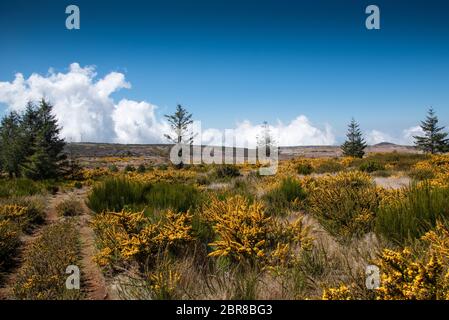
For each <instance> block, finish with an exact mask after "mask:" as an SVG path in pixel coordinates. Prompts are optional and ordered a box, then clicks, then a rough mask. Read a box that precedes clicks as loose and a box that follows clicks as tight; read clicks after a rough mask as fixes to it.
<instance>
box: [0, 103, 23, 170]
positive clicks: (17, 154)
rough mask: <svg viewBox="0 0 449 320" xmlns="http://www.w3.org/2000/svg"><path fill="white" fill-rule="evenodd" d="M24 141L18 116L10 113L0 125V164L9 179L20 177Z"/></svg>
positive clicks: (15, 113)
mask: <svg viewBox="0 0 449 320" xmlns="http://www.w3.org/2000/svg"><path fill="white" fill-rule="evenodd" d="M23 141H24V139H23V138H22V135H21V130H20V115H19V114H18V113H17V112H14V111H13V112H11V113H9V114H8V115H7V116H5V117H4V118H3V119H2V121H1V124H0V162H1V167H2V170H3V171H4V172H6V173H8V175H9V177H11V178H12V177H14V176H15V177H19V176H20V164H21V163H22V161H23V159H24V156H25V155H24V150H25V148H24V146H23Z"/></svg>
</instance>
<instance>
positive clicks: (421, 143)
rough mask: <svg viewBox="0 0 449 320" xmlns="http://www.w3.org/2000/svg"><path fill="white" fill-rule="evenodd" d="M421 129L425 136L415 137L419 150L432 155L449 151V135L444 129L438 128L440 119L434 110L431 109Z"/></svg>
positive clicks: (422, 122)
mask: <svg viewBox="0 0 449 320" xmlns="http://www.w3.org/2000/svg"><path fill="white" fill-rule="evenodd" d="M421 129H422V130H423V132H424V136H414V137H413V138H414V139H415V145H416V147H417V148H418V149H420V150H422V151H424V152H428V153H431V154H435V153H438V152H446V151H448V149H449V139H448V138H447V135H448V134H447V133H446V132H444V131H443V130H444V127H440V126H438V117H437V115H436V114H435V111H434V110H433V108H430V109H429V111H428V114H427V118H426V120H424V121H421Z"/></svg>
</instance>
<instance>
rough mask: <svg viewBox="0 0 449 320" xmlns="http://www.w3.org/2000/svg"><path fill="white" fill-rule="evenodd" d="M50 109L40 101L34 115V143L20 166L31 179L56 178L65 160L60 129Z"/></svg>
mask: <svg viewBox="0 0 449 320" xmlns="http://www.w3.org/2000/svg"><path fill="white" fill-rule="evenodd" d="M52 109H53V107H52V105H50V104H49V103H48V102H47V101H45V100H44V99H42V100H41V102H40V104H39V107H38V108H37V109H36V113H35V114H34V116H35V119H34V120H33V121H32V127H33V130H36V131H35V133H34V134H33V137H34V141H32V145H31V146H30V155H29V156H28V157H27V158H26V161H25V163H24V164H23V165H22V170H23V172H24V174H25V176H27V177H29V178H32V179H49V178H56V177H57V176H58V175H59V174H60V172H59V171H60V170H59V169H60V162H61V161H62V160H64V159H65V155H64V154H63V153H62V152H63V150H64V146H65V142H64V140H63V139H60V138H59V132H60V128H59V126H58V123H57V120H56V118H55V116H54V115H53V114H52ZM30 134H31V132H30Z"/></svg>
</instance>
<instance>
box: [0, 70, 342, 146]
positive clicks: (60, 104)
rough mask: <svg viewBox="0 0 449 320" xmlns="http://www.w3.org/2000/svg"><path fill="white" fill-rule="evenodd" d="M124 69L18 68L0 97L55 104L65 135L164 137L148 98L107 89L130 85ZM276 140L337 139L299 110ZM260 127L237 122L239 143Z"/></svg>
mask: <svg viewBox="0 0 449 320" xmlns="http://www.w3.org/2000/svg"><path fill="white" fill-rule="evenodd" d="M130 88H131V84H130V83H129V82H127V81H126V79H125V75H124V74H123V73H119V72H110V73H109V74H107V75H106V76H104V77H103V78H98V77H97V73H96V71H95V68H94V67H92V66H85V67H81V66H80V65H79V64H78V63H72V64H71V65H70V66H69V69H68V71H67V72H65V73H64V72H55V71H54V70H53V69H50V70H49V72H48V74H47V75H40V74H37V73H33V74H32V75H31V76H29V77H28V78H27V79H26V78H25V77H24V76H23V74H21V73H17V74H16V75H15V78H14V80H13V81H11V82H8V81H5V82H1V81H0V103H4V104H6V105H7V107H8V109H9V110H15V111H22V110H24V109H25V107H26V105H27V103H28V102H29V101H33V102H36V101H39V100H40V99H41V98H42V97H44V98H45V99H47V100H48V101H50V102H51V103H52V104H53V105H54V113H55V116H56V118H57V119H58V122H59V124H60V125H61V127H62V131H61V136H63V137H64V138H66V139H67V140H68V141H85V142H87V141H88V142H117V143H164V142H167V141H166V140H165V138H164V134H165V133H169V131H170V128H169V125H168V123H167V122H166V121H165V119H163V118H160V119H158V117H157V116H156V112H155V111H156V109H157V106H155V105H153V104H151V103H149V102H147V101H134V100H129V99H121V100H119V101H115V100H114V98H113V97H111V95H112V94H113V93H115V92H117V91H119V90H121V89H130ZM270 129H271V131H272V134H273V136H274V137H275V139H276V142H277V143H278V144H279V145H285V146H294V145H331V144H334V143H335V137H334V135H333V134H332V130H331V127H330V126H328V125H326V126H325V128H324V130H321V129H319V128H316V127H315V126H313V125H312V123H311V122H310V121H309V119H308V118H307V117H306V116H304V115H300V116H298V117H297V118H295V119H293V120H292V121H291V122H289V123H287V124H284V123H282V122H278V123H277V124H276V125H273V126H270ZM261 130H262V127H261V126H260V125H255V124H252V123H251V122H250V121H248V120H246V121H243V122H240V123H237V124H236V126H235V128H234V132H235V134H236V137H237V145H245V141H246V143H247V145H248V146H250V147H251V146H255V145H256V141H257V136H258V135H260V132H261ZM222 136H223V131H221V130H218V129H214V128H208V129H203V132H202V138H203V143H205V144H207V143H211V144H218V145H220V144H221V143H222Z"/></svg>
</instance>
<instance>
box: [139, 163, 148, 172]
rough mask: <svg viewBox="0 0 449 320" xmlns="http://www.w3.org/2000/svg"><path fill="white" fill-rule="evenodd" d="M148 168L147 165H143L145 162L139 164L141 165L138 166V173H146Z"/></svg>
mask: <svg viewBox="0 0 449 320" xmlns="http://www.w3.org/2000/svg"><path fill="white" fill-rule="evenodd" d="M146 170H147V168H145V165H143V164H139V166H138V167H137V172H138V173H144V172H145V171H146Z"/></svg>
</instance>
